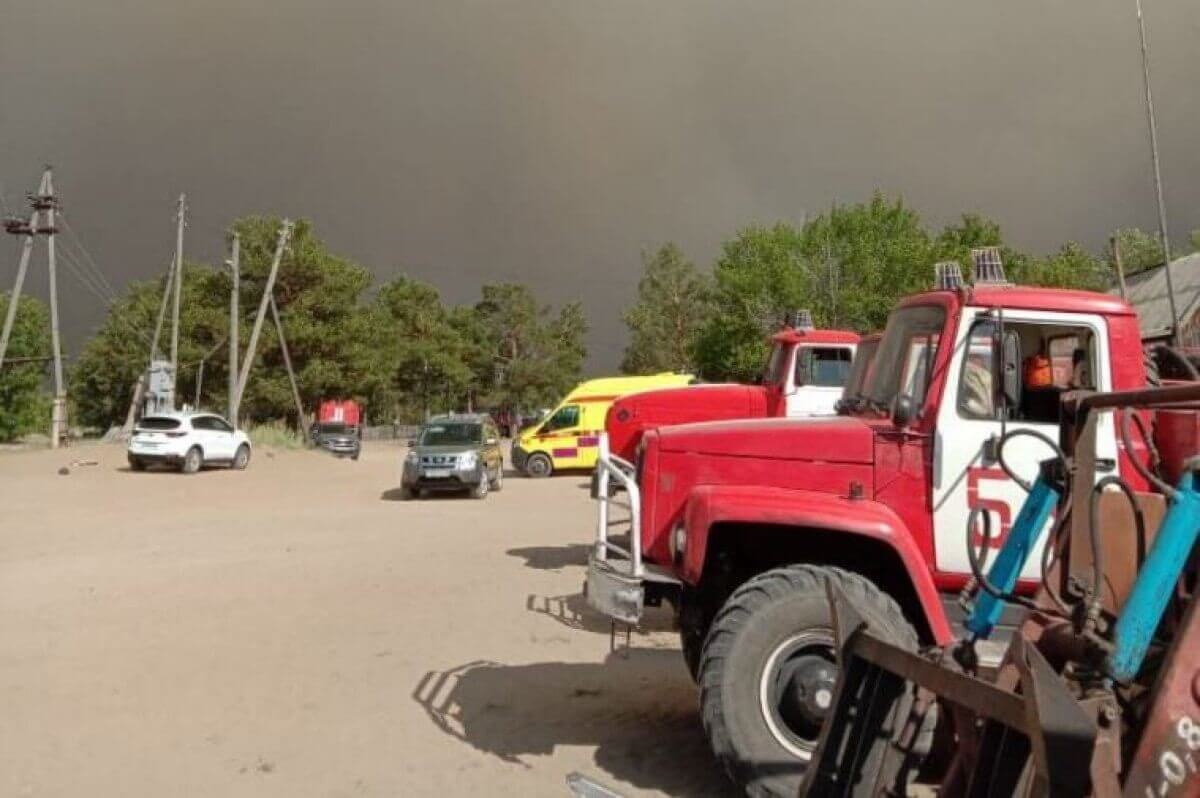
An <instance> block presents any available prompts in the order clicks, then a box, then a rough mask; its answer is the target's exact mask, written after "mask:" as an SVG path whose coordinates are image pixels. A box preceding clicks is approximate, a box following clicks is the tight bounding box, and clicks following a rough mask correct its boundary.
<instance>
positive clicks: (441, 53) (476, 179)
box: [0, 0, 1200, 369]
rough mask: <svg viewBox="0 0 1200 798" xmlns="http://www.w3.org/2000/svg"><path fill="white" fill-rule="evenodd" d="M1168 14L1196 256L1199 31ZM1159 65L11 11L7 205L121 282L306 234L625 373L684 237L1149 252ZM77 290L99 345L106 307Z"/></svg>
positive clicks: (261, 4) (5, 103)
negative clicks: (572, 320) (955, 230)
mask: <svg viewBox="0 0 1200 798" xmlns="http://www.w3.org/2000/svg"><path fill="white" fill-rule="evenodd" d="M1146 5H1147V15H1148V20H1149V24H1150V26H1151V27H1150V35H1151V44H1152V47H1153V48H1154V50H1153V55H1154V69H1155V80H1156V83H1155V89H1156V92H1157V95H1156V99H1157V101H1158V104H1159V111H1160V119H1159V122H1160V128H1161V134H1162V135H1161V138H1162V149H1163V157H1164V170H1165V171H1164V174H1165V178H1166V182H1167V189H1168V202H1169V207H1170V210H1171V214H1172V217H1173V224H1174V231H1175V233H1176V234H1177V235H1179V236H1182V235H1183V234H1184V233H1185V232H1186V230H1188V229H1190V228H1191V227H1200V150H1198V149H1197V147H1196V146H1195V144H1196V142H1197V141H1198V140H1200V92H1197V91H1196V86H1197V78H1200V66H1198V65H1200V59H1197V57H1196V47H1197V42H1200V4H1197V3H1196V2H1195V1H1194V0H1146ZM1137 47H1138V45H1137V32H1136V27H1135V19H1134V15H1133V0H1091V1H1090V2H1086V3H1081V2H1068V1H1067V0H1004V2H990V3H984V2H979V0H976V1H975V2H962V0H921V1H920V2H906V3H898V2H890V1H889V0H839V1H838V2H828V1H827V2H797V0H786V1H784V0H757V1H756V2H731V0H653V1H652V2H651V1H648V0H638V1H637V2H635V1H634V0H576V1H575V2H570V1H569V0H504V2H495V1H494V0H493V1H491V2H487V1H485V0H436V1H431V0H426V1H425V2H411V0H409V1H407V2H405V1H402V0H373V1H370V2H368V1H367V0H359V1H358V2H346V1H342V2H333V1H332V0H330V2H318V1H317V0H291V1H290V2H285V0H207V2H203V3H186V4H185V3H172V2H167V3H147V2H144V0H136V2H135V1H134V0H104V2H95V1H94V0H62V1H60V2H54V3H41V4H33V3H27V4H21V5H16V4H9V7H8V8H7V9H6V15H5V17H4V23H3V27H0V123H2V124H0V131H2V132H3V144H2V146H0V181H2V182H3V189H4V193H5V195H6V199H7V201H8V203H9V205H10V206H11V205H13V204H14V202H15V201H17V200H19V198H20V195H21V193H23V192H24V191H25V190H27V189H29V188H32V187H33V186H34V185H35V184H36V180H37V175H38V169H39V166H40V164H42V163H43V162H45V161H50V162H52V163H54V164H55V166H56V167H57V182H58V186H59V188H60V191H61V193H62V194H63V197H64V201H65V202H66V204H67V212H68V215H69V218H70V219H71V221H72V222H73V224H74V227H75V228H76V230H77V231H78V232H79V233H80V235H81V237H82V238H83V240H84V242H85V243H86V245H87V246H88V248H89V249H90V251H91V252H92V254H93V255H94V256H95V257H96V259H97V260H98V261H99V262H100V263H101V265H102V266H103V267H104V269H105V270H106V271H107V273H108V274H109V276H110V278H111V279H113V280H114V282H118V283H121V282H124V281H126V280H129V279H134V278H145V277H149V276H152V275H155V274H158V273H160V272H161V270H162V269H163V267H164V265H165V263H166V261H167V259H168V257H169V255H170V250H171V246H172V240H173V234H172V220H171V215H172V212H173V202H174V198H175V196H176V195H177V194H178V192H180V191H187V192H188V195H189V199H190V204H191V208H192V216H191V225H190V228H189V230H188V254H189V255H190V256H194V257H201V258H207V259H212V260H215V259H218V258H219V257H220V256H221V248H222V240H221V233H222V230H223V229H224V227H225V225H226V224H227V223H228V221H229V220H230V219H232V218H234V217H235V216H237V215H239V214H244V213H248V212H258V211H262V212H276V213H280V214H291V215H304V216H308V217H311V218H313V219H314V220H315V221H316V223H317V226H318V230H319V232H320V233H321V234H322V235H323V236H324V238H325V239H326V240H327V241H328V242H329V244H330V245H331V246H332V247H333V248H334V249H335V250H336V251H338V252H341V253H344V254H346V255H349V256H351V257H354V258H356V259H358V260H360V261H361V262H363V263H364V264H367V265H369V266H371V267H372V268H373V269H374V270H375V272H376V274H377V275H378V276H379V278H381V279H382V278H387V277H389V276H392V275H395V274H397V273H401V272H407V273H409V274H411V275H413V276H416V277H420V278H423V279H426V280H429V281H431V282H433V283H435V284H436V285H437V286H438V287H439V288H441V289H442V290H443V292H444V294H445V296H446V298H447V299H448V300H450V301H453V302H469V301H472V300H473V299H474V298H475V290H476V286H477V285H478V284H479V283H480V282H481V281H485V280H500V279H513V280H524V281H527V282H529V283H532V284H533V285H534V286H536V287H537V289H538V290H539V291H540V292H541V293H542V294H543V296H545V297H546V298H547V299H549V300H553V301H556V302H557V301H562V300H566V299H571V298H582V299H583V300H584V302H585V305H586V309H587V312H588V315H589V318H590V319H591V321H592V324H593V328H594V331H593V335H592V336H591V347H592V352H593V357H592V367H593V368H594V369H600V368H610V367H612V366H614V365H615V363H616V361H617V359H618V357H619V353H620V349H621V347H622V345H623V343H624V331H623V328H622V325H621V324H620V321H619V312H620V309H621V308H622V307H623V306H624V305H626V304H627V303H628V301H629V300H630V298H631V297H632V295H633V292H634V289H635V285H636V279H637V275H638V272H639V269H640V266H639V260H638V253H639V251H640V250H642V249H643V248H647V247H651V246H654V245H656V244H657V243H659V242H661V241H664V240H668V239H672V240H676V241H678V242H680V243H681V244H682V245H683V246H684V248H685V249H686V250H687V251H688V252H689V253H690V254H691V255H692V256H693V257H695V258H696V259H697V260H699V261H700V262H703V263H707V262H708V261H709V260H710V259H711V258H712V256H713V255H714V254H715V251H716V245H717V244H718V242H719V241H720V240H721V239H722V238H724V237H726V236H727V235H729V234H730V233H732V232H733V231H734V230H735V229H736V228H738V227H739V226H742V225H745V224H748V223H751V222H756V221H762V222H768V221H774V220H777V219H789V220H798V219H800V218H801V217H802V216H803V215H804V214H805V213H815V212H819V211H820V210H822V209H824V208H826V207H828V206H829V204H830V203H833V202H835V201H854V200H859V199H862V198H864V197H865V196H866V195H868V194H869V192H871V191H872V190H873V189H875V188H877V187H878V188H882V189H883V190H885V191H888V192H893V193H900V194H903V195H904V196H905V197H906V198H907V200H908V201H909V202H910V203H912V204H913V205H915V206H916V207H918V208H919V209H921V210H922V211H923V212H924V213H926V214H927V216H928V217H929V218H930V219H931V221H934V222H943V221H946V220H948V219H950V218H952V217H953V216H954V214H956V213H958V212H959V211H961V210H965V209H975V210H979V211H982V212H984V213H987V214H989V215H991V216H994V217H995V218H997V219H999V220H1000V221H1001V222H1002V223H1003V224H1004V225H1005V227H1006V228H1007V229H1008V231H1009V233H1010V236H1011V238H1012V239H1013V240H1014V242H1015V243H1017V244H1018V245H1020V246H1024V247H1028V248H1031V249H1034V250H1047V249H1051V248H1054V247H1056V246H1057V245H1058V244H1059V243H1061V242H1062V241H1063V240H1065V239H1068V238H1076V239H1080V240H1083V241H1084V242H1085V243H1087V244H1088V245H1089V246H1091V247H1093V248H1096V249H1098V248H1099V247H1100V246H1101V245H1102V242H1103V238H1104V236H1105V235H1106V233H1107V232H1108V231H1109V230H1111V229H1112V228H1114V227H1117V226H1127V225H1141V226H1144V227H1152V226H1153V225H1154V205H1153V193H1152V186H1151V183H1150V177H1149V163H1148V162H1149V158H1148V154H1147V145H1146V138H1145V121H1144V117H1143V111H1142V96H1141V76H1140V71H1139V69H1140V67H1139V61H1138V49H1137ZM9 252H10V250H5V254H6V255H7V256H8V257H10V259H11V260H10V262H11V263H12V264H14V265H15V256H11V255H8V253H9ZM12 273H13V266H12V265H8V264H0V281H2V282H3V283H4V284H8V283H9V282H10V281H11V275H12ZM64 279H65V286H64V295H65V297H64V307H65V309H66V315H67V323H66V326H67V331H68V341H69V343H70V346H71V348H72V349H77V348H78V346H79V344H80V342H81V340H82V337H83V336H84V334H86V333H87V332H88V331H89V330H90V329H92V328H94V326H95V325H96V324H97V323H98V321H99V320H100V318H101V316H102V308H101V306H100V305H99V303H98V302H97V301H96V300H95V299H94V298H93V297H92V296H91V295H89V294H86V293H84V292H83V290H82V289H81V288H80V287H79V286H78V285H76V284H75V283H74V282H73V281H72V280H71V278H70V277H69V276H68V277H66V278H64ZM33 285H34V289H35V291H41V292H44V276H41V275H39V276H38V277H37V278H36V279H34V281H33Z"/></svg>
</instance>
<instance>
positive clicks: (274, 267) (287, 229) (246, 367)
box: [234, 219, 292, 413]
mask: <svg viewBox="0 0 1200 798" xmlns="http://www.w3.org/2000/svg"><path fill="white" fill-rule="evenodd" d="M291 233H292V223H291V221H290V220H288V219H284V220H283V224H282V225H281V226H280V228H279V239H278V241H276V242H275V257H274V259H273V260H272V261H271V271H270V273H269V274H267V283H266V286H265V287H264V288H263V295H262V300H261V301H260V302H259V303H258V314H257V315H256V316H255V317H254V326H253V327H252V328H251V329H250V342H249V343H248V344H247V345H246V359H245V360H244V361H242V372H241V375H240V376H239V377H238V385H237V402H236V403H235V405H234V412H235V413H237V412H239V411H240V410H241V407H242V397H243V396H245V395H246V380H247V379H248V378H249V377H250V366H251V364H252V363H254V350H255V349H256V348H257V347H258V336H259V335H260V334H261V333H262V325H263V319H264V318H265V317H266V315H267V305H268V304H269V303H270V301H271V292H272V291H274V290H275V275H276V274H278V273H279V262H280V261H281V260H282V259H283V250H284V247H286V246H287V241H288V236H290V235H291Z"/></svg>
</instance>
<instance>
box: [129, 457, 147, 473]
mask: <svg viewBox="0 0 1200 798" xmlns="http://www.w3.org/2000/svg"><path fill="white" fill-rule="evenodd" d="M129 470H130V471H145V470H146V461H145V460H143V459H142V458H140V457H136V456H134V455H132V454H131V455H129Z"/></svg>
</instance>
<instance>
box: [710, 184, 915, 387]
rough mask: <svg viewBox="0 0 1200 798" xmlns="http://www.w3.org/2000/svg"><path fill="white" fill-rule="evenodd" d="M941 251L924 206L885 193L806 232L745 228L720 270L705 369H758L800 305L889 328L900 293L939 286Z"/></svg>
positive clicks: (835, 322)
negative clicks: (773, 337)
mask: <svg viewBox="0 0 1200 798" xmlns="http://www.w3.org/2000/svg"><path fill="white" fill-rule="evenodd" d="M933 254H934V247H933V243H932V242H931V240H930V237H929V234H928V233H927V232H926V231H925V229H924V228H923V227H922V226H921V220H920V217H919V216H918V215H917V214H916V212H914V211H913V210H911V209H910V208H908V207H907V206H906V205H904V203H903V202H902V201H899V200H896V201H892V200H889V199H887V198H885V197H884V196H882V195H880V194H876V195H874V196H873V197H872V198H871V199H870V200H869V201H868V202H865V203H859V204H855V205H839V206H835V207H833V208H832V209H830V211H829V212H828V213H825V214H822V215H820V216H818V217H815V218H813V219H810V220H809V221H808V222H807V223H806V224H805V225H804V226H803V228H801V229H799V230H797V229H796V228H794V227H791V226H790V225H786V224H777V225H775V226H774V227H770V228H764V227H750V228H747V229H745V230H742V231H741V232H739V233H738V234H737V236H735V237H734V238H733V239H732V240H731V241H728V242H726V243H725V244H724V245H723V246H722V249H721V255H720V257H719V258H718V259H717V262H716V265H715V266H714V269H713V272H714V290H713V304H714V311H713V313H712V314H711V315H710V317H709V319H708V321H707V322H706V323H705V325H704V326H703V328H702V329H701V332H700V334H699V336H698V338H697V341H696V345H695V356H696V362H697V364H698V365H699V368H700V371H701V373H702V374H703V375H704V376H705V377H706V378H708V379H733V380H739V381H747V380H751V379H753V378H754V377H756V376H757V375H758V374H759V373H760V371H761V369H762V364H763V363H764V361H765V358H766V353H767V338H768V336H769V334H770V333H771V332H773V331H774V330H775V329H777V328H778V325H779V322H780V320H781V319H782V317H783V314H784V313H785V312H786V311H787V310H790V309H797V308H808V309H810V310H811V311H812V314H813V319H814V321H815V322H816V323H817V324H818V325H820V326H824V327H836V328H842V329H852V330H864V331H865V330H874V329H880V328H881V327H882V326H883V324H884V322H885V321H886V320H887V314H888V313H889V312H890V311H891V308H892V307H893V306H894V305H895V303H896V300H897V299H898V298H899V297H901V296H905V295H907V294H910V293H913V292H914V291H917V290H921V289H924V288H926V287H928V286H929V284H930V282H931V280H932V266H931V264H932V256H933Z"/></svg>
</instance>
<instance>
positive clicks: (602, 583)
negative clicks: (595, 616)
mask: <svg viewBox="0 0 1200 798" xmlns="http://www.w3.org/2000/svg"><path fill="white" fill-rule="evenodd" d="M583 592H584V594H586V595H587V601H588V604H590V605H591V606H592V608H593V609H595V610H597V611H598V612H602V613H604V614H605V615H607V616H608V617H610V618H612V619H613V620H617V621H621V622H622V623H627V624H629V625H630V626H636V625H637V624H638V622H640V621H641V620H642V612H643V611H644V610H645V607H646V587H645V585H644V584H643V581H642V579H641V578H639V577H636V576H630V575H629V573H628V572H626V571H625V570H624V569H622V570H618V569H616V568H614V567H613V566H612V564H610V563H608V562H606V561H604V560H598V559H596V554H595V552H593V553H592V554H590V555H589V556H588V570H587V582H585V583H584V586H583Z"/></svg>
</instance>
